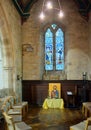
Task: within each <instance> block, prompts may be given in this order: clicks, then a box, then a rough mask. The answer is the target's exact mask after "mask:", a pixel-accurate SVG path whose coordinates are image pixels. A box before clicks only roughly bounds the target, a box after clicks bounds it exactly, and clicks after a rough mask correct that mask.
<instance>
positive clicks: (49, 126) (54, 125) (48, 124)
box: [24, 108, 85, 130]
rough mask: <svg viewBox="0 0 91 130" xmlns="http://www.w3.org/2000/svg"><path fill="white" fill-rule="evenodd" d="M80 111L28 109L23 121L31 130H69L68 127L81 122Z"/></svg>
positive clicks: (82, 117) (81, 115) (82, 118)
mask: <svg viewBox="0 0 91 130" xmlns="http://www.w3.org/2000/svg"><path fill="white" fill-rule="evenodd" d="M84 119H85V118H84V116H83V114H82V113H81V110H75V109H72V110H70V109H67V108H65V109H48V110H44V109H42V108H30V109H29V112H28V114H27V116H26V118H25V119H24V121H25V122H26V123H27V124H29V125H30V126H32V128H33V130H69V126H70V125H73V124H76V123H79V122H80V121H83V120H84Z"/></svg>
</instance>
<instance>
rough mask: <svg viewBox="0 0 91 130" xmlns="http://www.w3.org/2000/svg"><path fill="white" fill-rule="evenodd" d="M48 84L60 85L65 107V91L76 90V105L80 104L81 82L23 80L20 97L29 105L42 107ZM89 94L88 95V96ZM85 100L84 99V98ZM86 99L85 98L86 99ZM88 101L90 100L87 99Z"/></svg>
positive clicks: (87, 84) (82, 83) (87, 82)
mask: <svg viewBox="0 0 91 130" xmlns="http://www.w3.org/2000/svg"><path fill="white" fill-rule="evenodd" d="M49 83H61V95H62V96H61V97H62V98H63V99H64V103H65V106H66V104H67V91H72V92H73V93H74V92H75V89H76V88H77V96H78V98H77V103H78V104H80V102H82V101H83V100H82V98H83V96H82V95H81V94H82V90H83V86H84V81H83V80H62V81H61V80H58V81H57V80H56V81H53V80H52V81H46V80H45V81H43V80H23V81H22V97H23V100H27V101H28V102H29V103H30V104H38V105H42V104H43V101H44V99H45V98H46V97H47V96H48V86H49ZM85 86H86V89H88V90H89V81H86V84H85ZM90 95H91V94H90V93H89V96H90ZM84 98H85V97H84ZM86 98H87V97H86ZM88 99H91V98H90V97H88Z"/></svg>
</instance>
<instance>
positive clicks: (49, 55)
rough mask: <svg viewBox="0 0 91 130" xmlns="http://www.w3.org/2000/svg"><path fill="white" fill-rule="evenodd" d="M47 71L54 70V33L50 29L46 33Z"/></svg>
mask: <svg viewBox="0 0 91 130" xmlns="http://www.w3.org/2000/svg"><path fill="white" fill-rule="evenodd" d="M45 70H53V33H52V32H51V30H50V29H49V28H48V29H47V31H46V33H45Z"/></svg>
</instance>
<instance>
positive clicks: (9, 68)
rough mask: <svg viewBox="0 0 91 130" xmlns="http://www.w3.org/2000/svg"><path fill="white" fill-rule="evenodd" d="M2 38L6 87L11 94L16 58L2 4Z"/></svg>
mask: <svg viewBox="0 0 91 130" xmlns="http://www.w3.org/2000/svg"><path fill="white" fill-rule="evenodd" d="M0 16H1V18H0V38H1V42H2V52H3V73H4V79H3V80H4V89H5V88H8V89H7V90H9V91H8V92H7V93H8V94H9V95H11V94H12V93H13V91H14V89H15V88H14V86H15V85H14V84H15V80H14V79H15V78H14V77H15V73H14V71H15V68H14V66H15V62H14V61H15V59H14V45H13V42H12V37H11V33H10V31H9V30H10V26H9V24H8V20H7V18H6V15H5V12H4V9H3V7H2V5H0Z"/></svg>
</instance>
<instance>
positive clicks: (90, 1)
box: [12, 0, 91, 20]
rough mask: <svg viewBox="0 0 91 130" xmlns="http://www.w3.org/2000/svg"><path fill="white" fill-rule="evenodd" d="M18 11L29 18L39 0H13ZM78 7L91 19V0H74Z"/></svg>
mask: <svg viewBox="0 0 91 130" xmlns="http://www.w3.org/2000/svg"><path fill="white" fill-rule="evenodd" d="M12 1H13V3H14V5H15V7H16V8H17V10H18V12H19V13H20V15H21V17H22V18H23V19H27V18H28V17H29V16H30V13H29V11H30V10H31V8H32V6H33V4H34V3H35V2H37V1H38V0H12ZM74 1H75V4H76V6H77V7H78V12H79V13H80V14H81V16H82V17H84V18H85V19H86V20H88V19H89V12H90V10H91V0H74Z"/></svg>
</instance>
